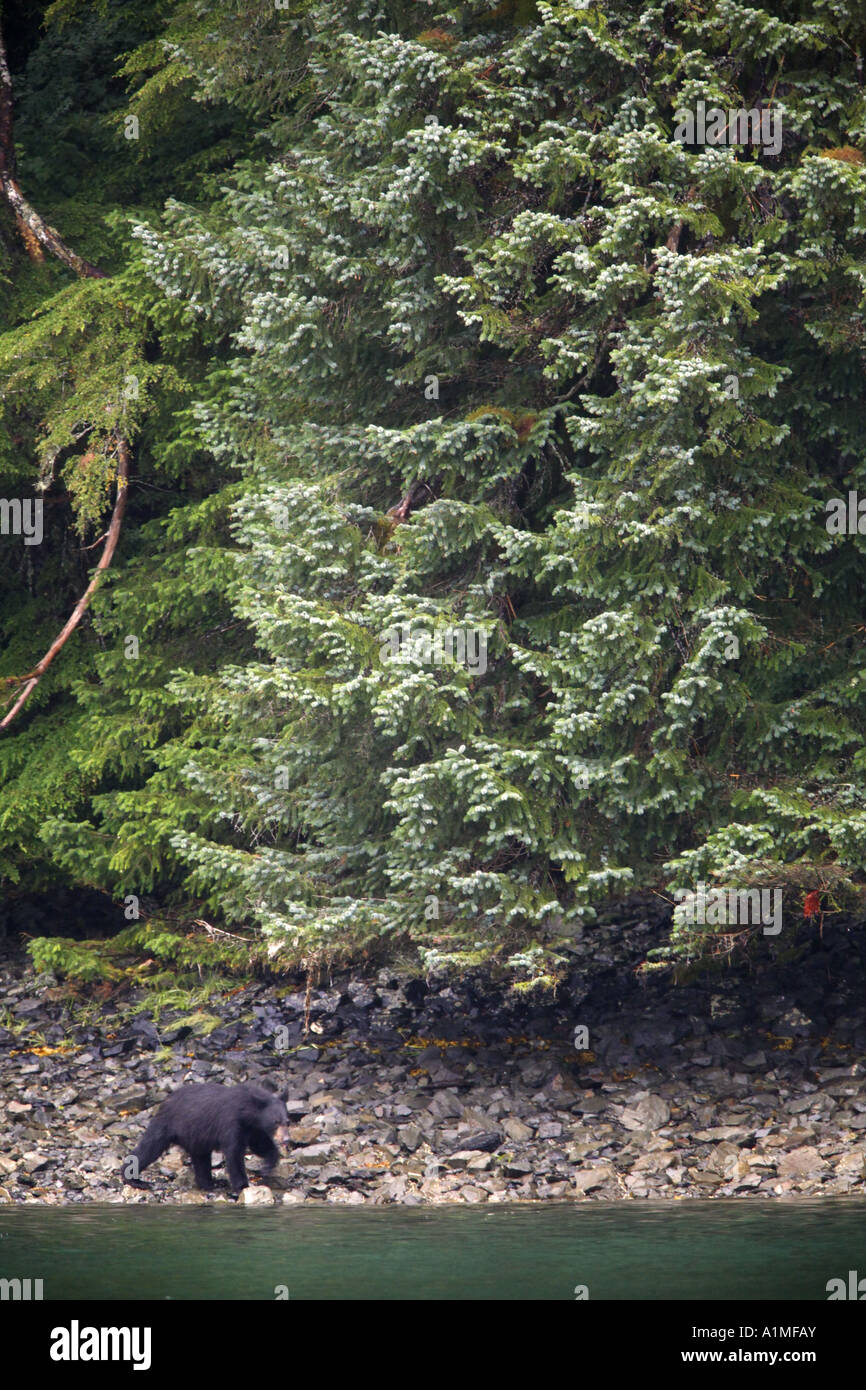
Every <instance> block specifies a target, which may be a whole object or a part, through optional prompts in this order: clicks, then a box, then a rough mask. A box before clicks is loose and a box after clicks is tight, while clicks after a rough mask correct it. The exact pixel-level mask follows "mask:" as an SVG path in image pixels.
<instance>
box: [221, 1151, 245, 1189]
mask: <svg viewBox="0 0 866 1390" xmlns="http://www.w3.org/2000/svg"><path fill="white" fill-rule="evenodd" d="M223 1157H224V1158H225V1161H226V1172H227V1173H228V1175H229V1183H230V1184H231V1189H232V1192H242V1191H243V1189H244V1188H245V1187H246V1186H247V1185H248V1183H247V1170H246V1168H245V1167H244V1149H243V1144H241V1143H237V1142H232V1143H231V1144H227V1145H226V1147H225V1149H224V1150H223Z"/></svg>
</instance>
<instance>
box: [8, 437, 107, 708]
mask: <svg viewBox="0 0 866 1390" xmlns="http://www.w3.org/2000/svg"><path fill="white" fill-rule="evenodd" d="M128 490H129V445H128V444H127V442H126V440H125V439H118V441H117V492H116V495H115V499H114V511H113V512H112V514H111V522H110V525H109V527H108V531H107V533H106V539H105V546H104V548H103V551H102V554H101V555H100V557H99V560H98V562H97V565H96V569H95V570H94V571H93V578H92V579H91V581H90V583H89V584H88V586H87V588H86V589H85V590H84V593H83V594H82V595H81V598H80V599H79V600H78V602H77V603H76V605H75V607H74V608H73V610H72V613H71V615H70V617H69V619H68V621H67V623H66V626H65V627H64V628H63V630H62V632H60V633H59V634H58V635H57V637H55V639H54V641H53V642H52V643H51V646H50V647H49V648H48V651H47V652H46V653H45V655H44V656H43V658H42V660H41V661H40V662H38V663H37V664H36V665H35V666H34V667H33V670H32V671H31V672H30V673H29V675H27V676H22V677H21V679H22V681H24V683H25V684H24V689H23V690H22V691H21V694H20V695H19V696H18V699H17V700H16V701H15V704H14V705H13V706H12V708H11V710H10V711H9V713H8V714H7V715H6V716H5V718H4V719H0V729H7V728H8V727H9V725H10V724H11V723H12V720H13V719H14V718H15V716H16V714H17V713H18V711H19V710H20V709H21V708H22V707H23V706H24V705H25V704H26V702H27V700H28V699H29V698H30V696H31V695H32V693H33V691H34V690H35V689H36V686H37V685H38V684H39V681H40V679H41V677H42V676H43V675H44V674H45V672H46V671H47V670H48V667H49V666H50V665H51V663H52V661H53V660H54V658H55V656H56V655H57V653H58V652H59V651H60V649H61V647H62V646H63V645H64V644H65V642H66V641H67V639H68V638H69V636H70V635H71V634H72V633H73V632H74V631H75V629H76V628H77V627H78V624H79V623H80V622H81V619H82V618H83V616H84V614H85V612H86V611H87V608H88V607H89V605H90V600H91V599H92V598H93V595H94V594H95V593H96V590H97V589H98V588H99V585H100V582H101V580H102V576H103V574H104V572H105V571H106V570H107V569H108V566H109V565H110V564H111V561H112V557H113V555H114V552H115V550H116V549H117V542H118V540H119V539H120V527H121V523H122V522H123V513H124V512H125V510H126V498H127V493H128Z"/></svg>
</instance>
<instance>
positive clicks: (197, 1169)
mask: <svg viewBox="0 0 866 1390" xmlns="http://www.w3.org/2000/svg"><path fill="white" fill-rule="evenodd" d="M190 1158H191V1159H192V1171H193V1172H194V1173H195V1181H196V1186H197V1187H198V1188H200V1189H201V1191H202V1192H210V1190H211V1189H212V1187H213V1173H212V1171H211V1151H210V1149H204V1150H201V1151H199V1152H198V1153H191V1154H190Z"/></svg>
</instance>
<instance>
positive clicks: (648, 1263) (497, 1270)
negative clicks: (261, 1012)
mask: <svg viewBox="0 0 866 1390" xmlns="http://www.w3.org/2000/svg"><path fill="white" fill-rule="evenodd" d="M850 1269H857V1270H859V1271H860V1274H861V1276H863V1275H866V1201H864V1200H863V1199H855V1200H849V1199H845V1198H839V1199H831V1200H825V1201H823V1202H767V1203H763V1202H755V1201H746V1202H737V1201H725V1202H702V1201H688V1202H683V1203H682V1204H679V1203H678V1204H669V1203H664V1204H663V1203H637V1202H611V1203H606V1204H604V1205H601V1204H599V1205H596V1204H589V1203H587V1204H582V1205H576V1206H573V1205H566V1204H559V1205H553V1206H551V1205H547V1204H545V1205H543V1206H540V1205H539V1206H497V1207H495V1208H490V1209H488V1210H484V1211H478V1210H476V1209H472V1208H468V1209H467V1208H463V1207H448V1208H437V1209H422V1208H417V1207H414V1208H405V1207H403V1208H400V1207H388V1208H366V1209H361V1210H359V1209H353V1208H339V1207H337V1208H334V1207H331V1208H324V1209H309V1208H300V1209H297V1208H285V1209H283V1208H281V1209H280V1210H279V1211H273V1210H260V1209H255V1208H253V1209H246V1208H237V1207H205V1208H184V1207H137V1206H130V1207H122V1206H111V1207H99V1206H93V1207H83V1208H54V1209H50V1208H45V1207H40V1208H33V1209H30V1210H28V1209H27V1208H25V1207H11V1208H10V1207H5V1208H0V1278H15V1277H18V1278H31V1279H35V1278H42V1279H43V1280H44V1297H45V1298H46V1299H55V1298H71V1299H76V1300H77V1299H81V1298H87V1299H96V1298H103V1299H104V1298H110V1299H167V1298H168V1299H187V1298H213V1299H273V1298H274V1296H275V1292H274V1291H275V1287H276V1286H278V1285H284V1286H286V1287H287V1288H288V1292H289V1297H290V1298H292V1299H304V1298H331V1299H370V1298H374V1299H429V1298H446V1299H491V1298H506V1299H517V1298H519V1299H525V1298H530V1299H532V1298H535V1299H573V1298H574V1287H575V1285H577V1284H585V1285H587V1286H588V1288H589V1295H590V1298H591V1299H593V1300H594V1299H661V1298H676V1299H716V1298H723V1299H724V1298H732V1299H733V1298H737V1299H741V1298H747V1299H779V1298H782V1299H818V1300H823V1301H826V1297H827V1294H826V1288H825V1285H826V1283H827V1280H828V1279H831V1278H834V1277H837V1276H841V1277H843V1278H844V1277H847V1273H848V1270H850Z"/></svg>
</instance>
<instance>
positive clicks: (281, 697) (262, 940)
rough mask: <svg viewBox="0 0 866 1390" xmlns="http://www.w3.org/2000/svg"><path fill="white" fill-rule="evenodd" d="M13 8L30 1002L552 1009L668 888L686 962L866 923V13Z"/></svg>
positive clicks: (6, 512)
mask: <svg viewBox="0 0 866 1390" xmlns="http://www.w3.org/2000/svg"><path fill="white" fill-rule="evenodd" d="M0 16H2V21H0V22H2V36H3V43H2V50H0V189H2V193H3V197H2V199H0V257H2V260H0V412H2V424H0V530H2V535H0V786H2V795H0V891H2V899H3V906H2V909H0V911H2V914H3V920H4V922H5V923H6V924H7V925H12V926H14V927H16V928H18V929H22V930H23V929H27V930H28V931H30V932H31V934H33V935H34V936H35V939H34V941H33V943H32V946H31V949H32V951H33V954H34V958H35V960H36V963H37V964H39V965H42V966H46V967H47V966H50V967H51V968H52V969H54V970H57V971H61V972H65V973H66V974H68V975H70V976H72V977H78V978H82V979H92V980H98V979H100V978H108V979H111V978H116V977H117V976H118V975H119V974H121V973H123V972H136V978H137V979H139V980H148V981H151V982H152V983H153V984H154V985H157V986H158V985H159V983H160V981H165V979H166V978H169V977H170V978H180V977H181V976H183V975H184V973H187V974H192V973H196V974H200V973H201V971H206V972H213V973H214V974H215V975H219V974H220V973H221V972H227V973H231V972H232V971H238V970H244V969H249V968H250V966H251V965H252V966H255V965H269V966H270V967H271V968H284V969H289V968H293V967H302V968H306V969H309V968H310V967H311V965H315V964H316V963H318V962H330V963H333V962H335V961H344V962H361V961H364V960H367V959H379V958H381V957H382V956H383V955H389V954H396V955H398V956H400V957H401V958H402V959H405V960H409V961H414V962H416V963H417V964H418V966H419V967H420V968H424V967H425V966H427V965H430V964H431V963H436V964H445V965H447V964H449V963H450V964H452V965H454V966H457V967H460V966H463V965H466V964H468V963H476V962H490V963H492V964H494V965H495V966H496V967H497V968H498V969H500V970H501V971H503V972H504V974H505V976H506V977H507V978H509V979H511V980H513V981H514V983H515V984H517V985H518V986H520V987H522V988H526V987H530V986H544V985H549V984H551V983H553V982H555V981H557V980H558V979H559V978H561V976H562V975H563V973H564V972H565V971H566V970H567V969H568V966H569V961H570V959H571V954H570V953H571V952H572V950H573V948H574V944H575V942H576V941H579V940H580V939H581V936H582V934H583V933H585V932H591V931H592V924H593V922H594V920H595V919H596V915H597V914H598V913H599V912H600V911H601V910H603V909H607V908H609V906H610V904H611V903H616V902H617V901H619V900H622V899H625V898H627V897H628V895H630V894H633V893H637V892H646V893H648V892H654V893H657V894H659V895H660V896H661V898H662V899H664V900H666V901H667V902H669V903H670V905H671V908H673V907H674V906H675V905H676V911H675V912H673V914H672V921H671V930H670V935H669V939H668V944H667V945H665V946H663V947H661V948H655V949H654V950H652V951H651V952H650V953H649V956H648V958H647V960H646V961H645V963H644V969H645V970H653V969H657V970H664V969H671V968H673V969H674V970H682V969H683V968H686V967H688V968H692V967H694V966H696V965H698V964H700V963H702V962H706V961H713V960H719V959H721V960H726V959H728V958H730V956H731V954H732V953H738V952H743V951H749V952H756V953H760V952H764V953H768V952H769V953H777V954H784V953H790V952H792V951H796V950H797V949H798V942H799V941H801V940H802V938H803V934H804V932H805V933H809V932H812V933H814V934H817V933H818V931H819V930H820V931H821V932H822V933H825V932H831V931H832V930H833V929H834V923H835V922H837V921H839V920H841V919H842V918H844V919H845V920H846V921H849V922H850V921H853V922H859V920H861V919H862V918H864V917H866V875H864V859H866V856H864V850H866V795H864V770H866V750H864V732H866V701H864V693H866V622H864V617H863V613H862V601H863V600H862V595H863V592H864V579H866V539H864V545H861V544H860V535H861V534H864V537H866V518H864V517H863V516H862V512H863V511H864V510H866V506H864V503H861V502H860V501H859V496H858V489H859V488H860V486H864V487H866V481H864V475H866V414H864V411H863V394H864V392H863V387H864V363H866V317H864V290H866V91H864V72H863V51H864V46H866V11H864V8H863V5H862V3H860V0H779V2H778V3H775V4H772V5H770V4H755V5H741V4H738V3H728V0H721V2H720V3H715V2H711V0H669V2H668V3H651V0H647V3H645V4H642V5H640V6H637V5H634V4H631V3H629V0H598V3H594V2H593V0H586V2H585V3H579V0H570V2H568V0H563V2H562V3H545V2H544V0H538V3H532V2H531V0H530V3H527V2H526V0H502V2H501V3H498V4H496V5H495V6H494V5H493V4H492V3H490V0H471V3H468V4H464V5H462V6H453V7H451V8H447V7H440V5H439V3H438V0H421V2H420V3H419V2H418V0H406V3H401V0H351V3H345V0H344V2H343V3H337V2H335V0H276V3H273V0H219V3H214V0H136V3H135V4H131V3H128V2H127V0H119V2H115V0H56V3H54V4H49V5H46V4H40V3H38V0H4V3H3V5H2V10H0ZM715 112H717V113H719V114H718V115H715V114H713V113H715ZM737 113H743V114H742V117H739V116H738V115H737ZM864 498H866V493H864ZM739 890H742V892H743V893H744V894H745V893H746V892H747V891H754V890H759V891H762V892H764V893H765V894H774V895H779V896H778V901H779V902H780V903H781V904H782V907H781V908H780V909H779V911H780V914H781V915H780V916H779V917H778V920H776V919H775V918H774V926H773V928H772V930H771V931H767V930H766V927H767V919H766V918H762V919H760V920H755V919H754V918H753V919H752V920H750V921H744V920H743V919H742V917H740V918H739V919H737V918H736V916H734V918H733V919H732V917H731V915H730V914H729V913H728V914H726V912H725V911H724V910H722V908H720V906H719V904H720V903H721V902H722V900H723V898H724V895H725V893H728V894H731V893H736V892H738V891H739ZM773 901H774V903H775V902H776V898H774V899H773ZM714 908H715V910H714ZM88 927H89V928H90V929H91V931H90V939H86V940H85V939H81V938H82V935H83V934H84V933H85V929H86V928H88ZM94 933H96V934H94Z"/></svg>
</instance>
